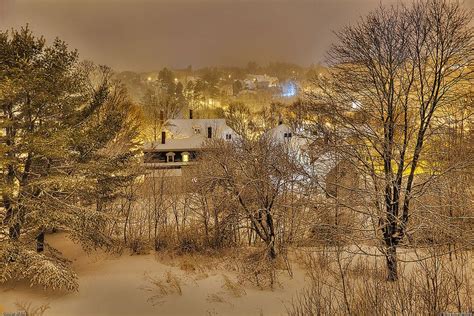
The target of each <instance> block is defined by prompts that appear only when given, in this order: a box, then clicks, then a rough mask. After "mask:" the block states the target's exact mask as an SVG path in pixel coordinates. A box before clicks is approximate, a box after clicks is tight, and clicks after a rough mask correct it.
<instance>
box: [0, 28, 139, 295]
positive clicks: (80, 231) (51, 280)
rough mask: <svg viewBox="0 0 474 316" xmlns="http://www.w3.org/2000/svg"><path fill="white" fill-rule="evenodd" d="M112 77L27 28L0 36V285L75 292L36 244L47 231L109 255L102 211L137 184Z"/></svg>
mask: <svg viewBox="0 0 474 316" xmlns="http://www.w3.org/2000/svg"><path fill="white" fill-rule="evenodd" d="M111 76H112V73H111V71H110V69H108V68H106V67H97V66H94V65H92V64H91V63H80V62H79V58H78V53H77V52H76V51H70V50H68V47H67V45H66V43H64V42H62V41H60V40H58V39H56V40H55V41H54V42H53V43H52V44H51V45H50V46H47V45H46V43H45V40H44V39H43V38H42V37H39V38H38V37H35V36H34V35H33V34H32V32H31V31H30V30H29V29H28V27H26V28H22V29H20V30H12V31H11V32H10V33H9V32H4V33H0V108H1V115H2V117H1V121H0V128H1V130H2V131H3V135H2V144H1V145H2V147H1V153H2V156H1V157H0V167H1V170H2V174H1V193H2V202H3V210H2V211H0V238H1V235H3V236H4V238H2V239H0V245H1V247H0V283H1V282H5V281H7V280H9V279H12V278H15V279H19V278H26V279H29V280H30V282H31V284H40V285H43V286H45V287H49V288H65V289H69V290H74V289H76V288H77V281H76V279H77V278H76V276H75V274H74V272H72V271H71V269H70V268H69V265H68V263H67V261H66V260H65V259H64V258H62V256H61V255H60V253H59V252H58V251H57V250H55V249H53V248H52V247H50V246H48V245H47V244H45V235H44V234H45V232H47V231H49V230H51V229H61V230H64V231H66V232H67V233H68V235H69V236H70V237H71V238H73V239H74V240H76V241H78V242H80V243H81V244H82V245H83V246H85V247H86V248H87V249H90V248H96V247H101V246H109V247H110V246H112V245H113V242H112V240H113V239H112V236H108V235H107V234H106V233H105V232H106V230H105V227H106V226H107V222H108V220H109V215H108V214H107V207H106V205H107V203H108V202H109V201H110V200H112V199H114V198H115V197H117V194H118V192H120V190H119V189H120V188H121V187H122V186H124V185H126V183H127V182H128V181H130V180H132V179H133V178H134V177H135V175H136V173H135V171H134V169H133V163H134V160H135V156H136V148H137V146H136V144H135V143H134V141H135V139H136V137H137V133H138V129H137V122H138V120H137V118H138V112H137V110H136V109H135V107H134V105H133V104H132V103H131V102H129V101H128V97H127V95H126V91H125V89H124V88H123V87H122V86H121V85H120V84H118V83H117V82H113V81H112V79H111Z"/></svg>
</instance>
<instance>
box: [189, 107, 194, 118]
mask: <svg viewBox="0 0 474 316" xmlns="http://www.w3.org/2000/svg"><path fill="white" fill-rule="evenodd" d="M189 119H190V120H192V119H193V110H191V109H189Z"/></svg>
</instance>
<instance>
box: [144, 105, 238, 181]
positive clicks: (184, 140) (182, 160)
mask: <svg viewBox="0 0 474 316" xmlns="http://www.w3.org/2000/svg"><path fill="white" fill-rule="evenodd" d="M237 137H238V136H237V134H236V133H235V131H234V130H233V129H232V128H230V127H229V126H228V125H227V124H226V121H225V119H194V118H192V112H191V111H190V118H189V119H169V120H167V121H165V122H164V124H163V128H162V131H161V138H160V139H159V140H157V141H153V142H148V143H145V144H144V147H143V153H144V163H145V167H146V168H148V169H174V170H178V172H176V175H181V172H180V170H181V168H182V167H184V166H187V165H190V164H193V163H194V162H195V160H196V158H197V157H198V155H199V152H200V151H202V149H203V148H204V146H205V143H206V141H208V140H210V139H223V140H226V141H233V140H234V139H236V138H237Z"/></svg>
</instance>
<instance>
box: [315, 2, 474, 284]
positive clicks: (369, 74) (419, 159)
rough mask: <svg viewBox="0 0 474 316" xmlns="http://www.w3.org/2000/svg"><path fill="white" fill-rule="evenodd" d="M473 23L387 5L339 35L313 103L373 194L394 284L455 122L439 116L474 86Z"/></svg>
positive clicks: (444, 9) (434, 9) (439, 7)
mask: <svg viewBox="0 0 474 316" xmlns="http://www.w3.org/2000/svg"><path fill="white" fill-rule="evenodd" d="M469 23H470V14H469V13H468V12H466V11H465V10H463V9H462V8H461V6H460V5H459V4H458V3H456V2H451V1H445V0H423V1H417V2H415V3H413V4H412V5H411V6H409V7H406V6H402V5H398V6H392V7H389V8H385V7H381V8H379V9H378V10H376V11H374V12H373V13H371V14H370V15H368V16H367V17H365V18H363V19H362V20H361V21H360V22H359V23H358V24H356V25H353V26H348V27H346V28H345V29H343V30H342V31H341V32H339V33H337V35H338V38H339V43H338V44H336V45H334V46H333V47H332V48H331V50H330V52H329V64H330V74H329V76H328V78H327V79H328V80H326V81H319V82H320V86H319V88H321V89H320V90H318V92H317V93H316V92H314V93H312V94H311V98H312V100H313V104H315V105H318V106H326V107H328V108H329V111H330V112H331V114H332V117H333V121H334V122H335V124H336V126H337V129H338V133H339V134H340V135H343V139H341V147H343V148H344V149H343V151H344V154H346V155H347V157H350V159H351V161H353V162H354V164H355V165H356V166H357V168H358V170H359V172H360V174H361V176H362V177H364V178H366V180H368V181H367V182H366V183H368V187H367V189H370V192H372V193H374V195H372V198H371V202H370V203H372V204H371V205H373V206H374V208H375V209H376V211H377V212H376V217H377V221H376V227H375V228H376V229H377V230H378V231H379V232H381V234H382V236H381V237H382V240H383V245H384V254H385V257H386V264H387V268H388V279H389V280H396V279H397V277H398V274H397V247H398V245H399V244H400V242H401V241H402V240H404V237H405V236H406V235H407V232H408V224H409V221H410V217H411V210H412V201H413V200H414V198H416V197H417V196H419V195H420V194H422V193H423V191H424V188H426V186H427V183H429V181H430V180H431V179H433V178H434V177H435V176H436V173H435V172H434V171H433V170H430V169H428V168H427V167H426V164H425V160H426V159H427V157H426V155H425V154H426V152H427V151H428V150H431V149H432V148H431V147H430V146H431V145H432V143H431V139H432V136H433V135H434V134H435V132H436V131H438V130H439V126H442V125H443V124H445V123H446V122H445V121H444V120H441V119H439V118H440V114H441V113H442V110H443V109H446V108H447V106H448V105H450V104H451V105H452V104H453V102H455V101H456V100H458V99H459V98H462V97H463V96H464V94H465V92H466V91H467V90H468V87H469V85H470V84H472V79H473V72H472V70H473V61H474V58H473V48H474V46H473V29H472V27H470V26H469ZM322 82H323V83H322ZM321 83H322V84H321ZM342 145H344V146H342ZM437 172H439V171H437ZM368 193H369V191H368V192H367V194H368Z"/></svg>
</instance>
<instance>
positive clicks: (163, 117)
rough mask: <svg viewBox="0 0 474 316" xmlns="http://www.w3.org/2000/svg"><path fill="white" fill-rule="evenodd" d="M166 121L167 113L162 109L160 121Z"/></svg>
mask: <svg viewBox="0 0 474 316" xmlns="http://www.w3.org/2000/svg"><path fill="white" fill-rule="evenodd" d="M164 121H165V113H164V112H163V110H161V111H160V122H161V124H163V122H164Z"/></svg>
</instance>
